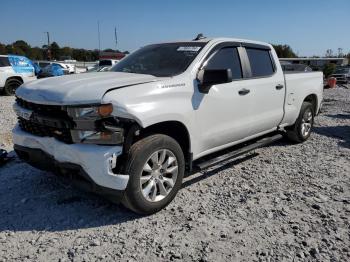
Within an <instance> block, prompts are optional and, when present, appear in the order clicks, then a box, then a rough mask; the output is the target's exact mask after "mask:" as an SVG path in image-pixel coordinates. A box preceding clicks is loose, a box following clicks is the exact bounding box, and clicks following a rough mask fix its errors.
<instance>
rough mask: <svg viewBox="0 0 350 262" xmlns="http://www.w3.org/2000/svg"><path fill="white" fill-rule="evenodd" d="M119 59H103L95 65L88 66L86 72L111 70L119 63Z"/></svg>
mask: <svg viewBox="0 0 350 262" xmlns="http://www.w3.org/2000/svg"><path fill="white" fill-rule="evenodd" d="M118 62H119V60H115V59H103V60H100V61H98V63H97V64H96V65H94V66H90V67H87V68H86V72H105V71H109V69H111V68H112V67H113V66H114V65H115V64H117V63H118Z"/></svg>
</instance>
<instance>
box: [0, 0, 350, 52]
mask: <svg viewBox="0 0 350 262" xmlns="http://www.w3.org/2000/svg"><path fill="white" fill-rule="evenodd" d="M0 8H1V16H0V42H1V43H5V44H9V43H12V42H14V41H16V40H24V41H26V42H28V43H29V44H30V45H32V46H42V45H43V44H46V42H47V38H46V35H45V33H44V32H46V31H48V32H50V38H51V39H50V40H51V41H56V42H57V43H58V44H59V45H60V46H70V47H75V48H86V49H95V48H98V46H99V45H98V33H97V32H98V31H97V21H99V23H100V39H101V49H106V48H113V49H114V48H115V47H116V45H115V40H114V28H115V27H116V28H117V35H118V46H117V47H118V49H120V50H122V51H125V50H129V51H134V50H136V49H138V48H139V47H141V46H144V45H146V44H150V43H156V42H163V41H169V40H184V39H185V40H189V39H193V38H194V37H195V36H196V35H197V34H198V33H203V34H204V35H205V36H208V37H235V38H245V39H252V40H259V41H264V42H269V43H273V44H288V45H290V46H291V47H292V48H293V50H294V51H295V52H296V53H297V54H298V55H299V56H312V55H319V56H322V55H324V54H325V52H326V50H327V49H333V50H334V51H335V52H337V50H338V48H343V50H344V52H345V53H348V52H350V22H349V21H350V0H332V1H329V0H260V1H259V0H244V1H242V0H237V1H236V0H231V1H229V0H211V1H208V0H202V1H199V0H198V1H197V0H187V1H186V0H173V1H168V0H163V1H162V0H148V1H146V0H144V1H141V0H124V1H120V0H114V1H112V0H94V1H92V0H74V1H73V0H71V1H68V0H57V1H51V0H50V1H48V0H45V1H43V0H30V1H28V0H1V4H0Z"/></svg>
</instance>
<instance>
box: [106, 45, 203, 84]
mask: <svg viewBox="0 0 350 262" xmlns="http://www.w3.org/2000/svg"><path fill="white" fill-rule="evenodd" d="M205 44H206V43H203V42H199V43H193V42H186V43H168V44H156V45H149V46H146V47H143V48H141V49H139V50H137V51H136V52H134V53H132V54H131V55H128V56H127V57H125V58H123V59H122V60H121V61H120V62H119V63H118V64H116V65H115V66H114V67H113V68H112V69H111V71H114V72H124V73H136V74H148V75H154V76H158V77H162V76H163V77H166V76H174V75H178V74H181V73H182V72H184V71H185V70H186V69H187V67H188V66H189V65H190V64H191V63H192V61H193V60H194V59H195V57H196V56H197V54H198V53H199V52H200V51H201V49H202V48H203V47H204V46H205Z"/></svg>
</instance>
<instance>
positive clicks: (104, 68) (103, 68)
mask: <svg viewBox="0 0 350 262" xmlns="http://www.w3.org/2000/svg"><path fill="white" fill-rule="evenodd" d="M111 68H112V66H94V67H93V68H91V69H90V70H87V71H86V73H93V72H108V71H110V70H111Z"/></svg>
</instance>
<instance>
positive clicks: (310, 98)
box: [304, 94, 318, 114]
mask: <svg viewBox="0 0 350 262" xmlns="http://www.w3.org/2000/svg"><path fill="white" fill-rule="evenodd" d="M304 102H310V103H311V104H312V107H313V109H314V113H315V114H317V105H318V103H317V96H316V95H315V94H311V95H308V96H307V97H306V98H305V99H304Z"/></svg>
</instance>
